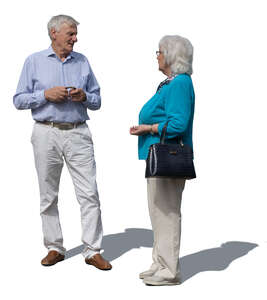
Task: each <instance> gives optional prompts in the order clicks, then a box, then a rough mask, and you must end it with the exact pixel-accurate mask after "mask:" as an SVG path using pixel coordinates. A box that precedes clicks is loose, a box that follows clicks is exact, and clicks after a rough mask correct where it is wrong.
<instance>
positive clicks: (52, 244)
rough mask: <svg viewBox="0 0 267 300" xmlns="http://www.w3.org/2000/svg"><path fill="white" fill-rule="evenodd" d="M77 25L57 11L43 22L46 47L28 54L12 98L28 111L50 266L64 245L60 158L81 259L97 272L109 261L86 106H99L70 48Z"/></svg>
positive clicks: (86, 71) (82, 61)
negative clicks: (75, 212)
mask: <svg viewBox="0 0 267 300" xmlns="http://www.w3.org/2000/svg"><path fill="white" fill-rule="evenodd" d="M77 25H79V23H78V22H77V21H75V20H74V19H73V18H72V17H69V16H65V15H59V16H55V17H52V19H51V20H50V21H49V23H48V33H49V36H50V38H51V41H52V44H51V46H50V47H49V48H48V49H47V50H44V51H41V52H38V53H34V54H32V55H30V56H29V57H28V58H27V59H26V61H25V64H24V67H23V70H22V74H21V76H20V80H19V83H18V87H17V91H16V94H15V96H14V99H13V100H14V105H15V106H16V108H17V109H31V111H32V117H33V119H34V120H35V124H34V128H33V133H32V138H31V141H32V144H33V150H34V157H35V166H36V170H37V174H38V181H39V188H40V198H41V205H40V213H41V218H42V228H43V235H44V244H45V246H46V248H47V249H48V255H47V256H46V257H45V258H44V259H43V260H42V261H41V264H42V265H44V266H51V265H54V264H56V263H57V262H59V261H62V260H63V259H64V255H65V248H64V247H63V237H62V232H61V226H60V222H59V215H58V207H57V202H58V189H59V181H60V175H61V171H62V167H63V163H64V161H65V163H66V165H67V167H68V170H69V172H70V175H71V177H72V180H73V184H74V187H75V192H76V196H77V200H78V202H79V204H80V207H81V222H82V241H83V243H84V246H85V248H84V251H83V255H84V257H85V262H86V263H87V264H90V265H94V266H95V267H96V268H98V269H101V270H110V269H111V265H110V263H109V262H108V261H106V260H105V259H104V258H103V257H102V256H101V255H100V253H99V251H100V248H101V241H102V235H103V233H102V221H101V211H100V203H99V198H98V191H97V184H96V166H95V159H94V149H93V141H92V135H91V132H90V130H89V128H88V126H87V124H86V120H88V119H89V117H88V115H87V109H90V110H97V109H99V108H100V105H101V98H100V88H99V85H98V83H97V81H96V78H95V76H94V74H93V72H92V69H91V67H90V64H89V62H88V60H87V59H86V57H85V56H83V55H82V54H80V53H77V52H73V46H74V43H76V42H77Z"/></svg>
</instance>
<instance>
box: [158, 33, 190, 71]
mask: <svg viewBox="0 0 267 300" xmlns="http://www.w3.org/2000/svg"><path fill="white" fill-rule="evenodd" d="M159 47H160V50H161V51H162V52H163V55H164V59H165V63H166V64H167V65H168V66H169V67H170V68H171V72H172V74H173V75H176V74H182V73H187V74H189V75H191V74H192V73H193V68H192V62H193V46H192V44H191V43H190V41H189V40H188V39H186V38H184V37H181V36H179V35H165V36H164V37H163V38H162V39H161V40H160V41H159Z"/></svg>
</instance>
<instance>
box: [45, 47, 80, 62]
mask: <svg viewBox="0 0 267 300" xmlns="http://www.w3.org/2000/svg"><path fill="white" fill-rule="evenodd" d="M45 54H46V56H57V55H56V53H55V51H54V49H53V48H52V45H50V46H49V48H48V49H47V50H46V53H45ZM75 57H76V55H75V52H73V51H71V53H70V54H69V55H68V56H67V57H66V60H68V59H71V58H75Z"/></svg>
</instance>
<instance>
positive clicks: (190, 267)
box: [65, 228, 258, 282]
mask: <svg viewBox="0 0 267 300" xmlns="http://www.w3.org/2000/svg"><path fill="white" fill-rule="evenodd" d="M152 246H153V232H152V231H151V230H149V229H144V228H127V229H125V231H124V232H120V233H116V234H109V235H106V236H104V237H103V243H102V247H103V249H104V252H103V253H102V254H103V256H104V257H105V258H106V259H107V260H109V261H113V260H114V259H116V258H118V257H120V256H122V255H123V254H124V253H127V252H128V251H130V250H132V249H136V248H140V247H150V248H152ZM257 246H258V245H257V244H253V243H248V242H240V241H231V242H226V243H224V244H222V245H221V246H220V247H216V248H211V249H205V250H202V251H199V252H196V253H193V254H189V255H186V256H183V257H181V258H180V267H181V274H182V281H183V282H185V281H186V280H188V279H189V278H191V277H192V276H194V275H196V274H198V273H201V272H206V271H222V270H225V269H226V268H227V267H228V266H229V265H230V264H231V262H232V261H234V260H236V259H238V258H239V257H242V256H244V255H246V254H248V252H249V251H251V250H253V249H254V248H256V247H257ZM83 247H84V246H83V245H80V246H78V247H75V248H73V249H70V250H69V251H67V253H66V256H65V259H69V258H71V257H73V256H75V255H78V254H80V253H81V252H82V250H83Z"/></svg>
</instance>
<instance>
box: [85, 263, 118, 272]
mask: <svg viewBox="0 0 267 300" xmlns="http://www.w3.org/2000/svg"><path fill="white" fill-rule="evenodd" d="M85 263H86V264H87V265H90V266H93V267H95V268H96V269H98V270H101V271H109V270H111V269H112V267H111V268H108V269H101V268H98V267H96V266H95V265H94V264H91V263H89V262H87V261H85Z"/></svg>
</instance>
